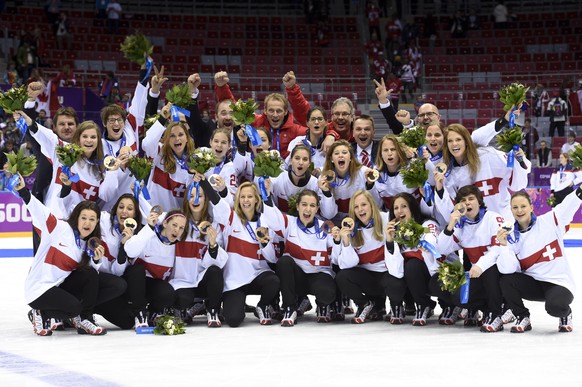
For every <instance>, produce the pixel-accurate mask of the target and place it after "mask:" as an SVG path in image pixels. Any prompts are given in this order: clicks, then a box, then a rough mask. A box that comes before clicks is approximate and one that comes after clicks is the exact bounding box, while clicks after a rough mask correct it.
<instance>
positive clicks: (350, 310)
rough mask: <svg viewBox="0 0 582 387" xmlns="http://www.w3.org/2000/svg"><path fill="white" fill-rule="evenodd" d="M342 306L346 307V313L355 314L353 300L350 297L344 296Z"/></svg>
mask: <svg viewBox="0 0 582 387" xmlns="http://www.w3.org/2000/svg"><path fill="white" fill-rule="evenodd" d="M342 306H343V309H344V315H346V314H354V308H353V307H352V300H350V299H349V298H348V297H345V296H344V297H342Z"/></svg>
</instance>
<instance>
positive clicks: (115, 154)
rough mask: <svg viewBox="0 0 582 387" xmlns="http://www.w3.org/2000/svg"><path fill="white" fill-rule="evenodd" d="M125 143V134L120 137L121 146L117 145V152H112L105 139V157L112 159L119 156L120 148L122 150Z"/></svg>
mask: <svg viewBox="0 0 582 387" xmlns="http://www.w3.org/2000/svg"><path fill="white" fill-rule="evenodd" d="M104 133H105V132H104ZM126 142H127V140H126V138H125V134H122V135H121V144H120V145H119V149H118V150H117V152H114V151H113V147H112V146H111V144H110V143H109V141H108V140H107V139H105V143H106V144H107V149H109V153H108V154H107V156H113V157H117V156H119V152H120V151H121V148H123V147H124V146H125V144H126Z"/></svg>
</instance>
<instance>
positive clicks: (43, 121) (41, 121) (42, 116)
mask: <svg viewBox="0 0 582 387" xmlns="http://www.w3.org/2000/svg"><path fill="white" fill-rule="evenodd" d="M46 120H47V116H46V110H44V109H40V110H39V111H38V117H36V120H35V121H36V122H37V123H38V124H41V125H42V126H44V127H45V128H46V127H47V126H46Z"/></svg>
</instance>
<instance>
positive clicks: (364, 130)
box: [354, 118, 375, 149]
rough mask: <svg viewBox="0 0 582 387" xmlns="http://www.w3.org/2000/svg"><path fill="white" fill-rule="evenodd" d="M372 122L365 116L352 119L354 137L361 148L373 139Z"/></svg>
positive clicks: (364, 147) (368, 144)
mask: <svg viewBox="0 0 582 387" xmlns="http://www.w3.org/2000/svg"><path fill="white" fill-rule="evenodd" d="M374 132H375V131H374V124H373V123H372V121H371V120H369V119H366V118H358V119H356V120H355V121H354V139H355V140H356V142H357V143H358V145H359V146H360V148H362V149H366V148H367V147H368V146H370V144H371V143H372V140H374Z"/></svg>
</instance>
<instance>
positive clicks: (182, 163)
mask: <svg viewBox="0 0 582 387" xmlns="http://www.w3.org/2000/svg"><path fill="white" fill-rule="evenodd" d="M172 154H173V155H174V159H176V163H178V165H179V166H180V168H182V169H183V170H185V171H189V169H188V165H187V164H186V158H187V156H186V152H184V154H183V155H182V157H181V158H180V157H178V155H177V154H176V153H175V152H174V151H172Z"/></svg>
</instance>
